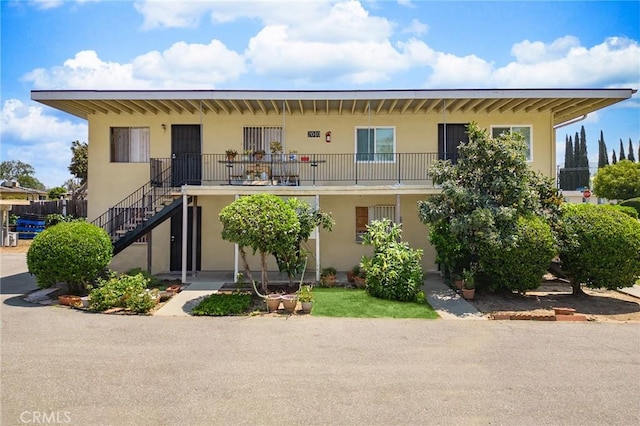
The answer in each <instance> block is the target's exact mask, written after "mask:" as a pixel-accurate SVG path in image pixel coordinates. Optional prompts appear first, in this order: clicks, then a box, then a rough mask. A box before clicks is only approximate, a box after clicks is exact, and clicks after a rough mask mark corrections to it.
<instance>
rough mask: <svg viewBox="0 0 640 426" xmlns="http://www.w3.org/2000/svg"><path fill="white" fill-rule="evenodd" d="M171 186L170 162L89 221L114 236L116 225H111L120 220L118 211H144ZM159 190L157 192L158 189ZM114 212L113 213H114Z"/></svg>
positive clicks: (168, 191) (166, 192)
mask: <svg viewBox="0 0 640 426" xmlns="http://www.w3.org/2000/svg"><path fill="white" fill-rule="evenodd" d="M172 188H173V185H172V174H171V163H170V162H169V165H168V166H166V167H165V168H164V169H162V170H161V171H160V172H159V173H156V174H155V175H154V176H153V179H152V180H150V181H149V182H147V183H145V184H144V185H142V186H141V187H139V188H138V189H136V190H135V191H133V192H132V193H131V194H129V195H128V196H126V197H125V198H123V199H122V200H121V201H119V202H118V203H116V204H115V205H113V206H112V207H110V208H109V209H108V210H107V211H106V212H104V213H103V214H101V215H100V216H98V217H97V218H96V219H94V220H93V221H92V222H91V223H93V224H94V225H97V226H99V227H101V228H102V229H104V230H105V231H107V234H109V236H111V237H112V240H113V237H116V234H115V232H116V231H117V229H118V227H117V226H112V225H113V222H114V221H116V220H119V221H121V218H119V216H118V213H119V212H130V211H131V210H132V209H135V210H137V209H139V210H138V211H141V212H144V210H145V208H153V206H154V205H155V202H156V200H157V199H159V198H162V197H164V196H166V195H167V194H169V193H170V192H171V190H172ZM159 189H160V190H161V191H160V192H158V190H159ZM114 212H115V214H114Z"/></svg>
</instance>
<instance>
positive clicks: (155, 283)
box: [125, 268, 162, 288]
mask: <svg viewBox="0 0 640 426" xmlns="http://www.w3.org/2000/svg"><path fill="white" fill-rule="evenodd" d="M125 274H127V275H131V276H133V275H139V274H140V275H142V276H143V277H145V278H146V279H147V281H148V284H147V288H154V287H159V286H160V285H161V283H162V281H161V280H160V279H159V278H158V277H154V276H153V275H151V274H150V273H149V272H148V271H147V270H144V269H142V268H131V269H129V270H128V271H127V272H125Z"/></svg>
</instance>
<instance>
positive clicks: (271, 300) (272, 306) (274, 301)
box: [267, 294, 280, 312]
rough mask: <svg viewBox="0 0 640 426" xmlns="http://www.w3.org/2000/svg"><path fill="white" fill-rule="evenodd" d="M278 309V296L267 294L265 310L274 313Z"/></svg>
mask: <svg viewBox="0 0 640 426" xmlns="http://www.w3.org/2000/svg"><path fill="white" fill-rule="evenodd" d="M279 307H280V295H279V294H268V295H267V310H268V311H269V312H275V311H277V310H278V308H279Z"/></svg>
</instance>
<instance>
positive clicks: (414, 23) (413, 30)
mask: <svg viewBox="0 0 640 426" xmlns="http://www.w3.org/2000/svg"><path fill="white" fill-rule="evenodd" d="M427 31H429V26H428V25H427V24H423V23H422V22H420V21H419V20H417V19H415V18H414V19H412V20H411V23H410V24H409V25H408V26H407V27H406V28H403V30H402V32H403V33H409V34H415V35H417V36H422V35H424V34H426V33H427Z"/></svg>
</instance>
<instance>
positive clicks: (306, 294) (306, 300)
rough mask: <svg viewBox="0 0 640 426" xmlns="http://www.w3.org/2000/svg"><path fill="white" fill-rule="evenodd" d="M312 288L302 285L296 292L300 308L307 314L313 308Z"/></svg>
mask: <svg viewBox="0 0 640 426" xmlns="http://www.w3.org/2000/svg"><path fill="white" fill-rule="evenodd" d="M312 290H313V286H310V285H303V286H302V287H300V290H298V300H299V301H300V306H301V308H302V312H304V313H306V314H308V313H310V312H311V309H312V308H313V291H312Z"/></svg>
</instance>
